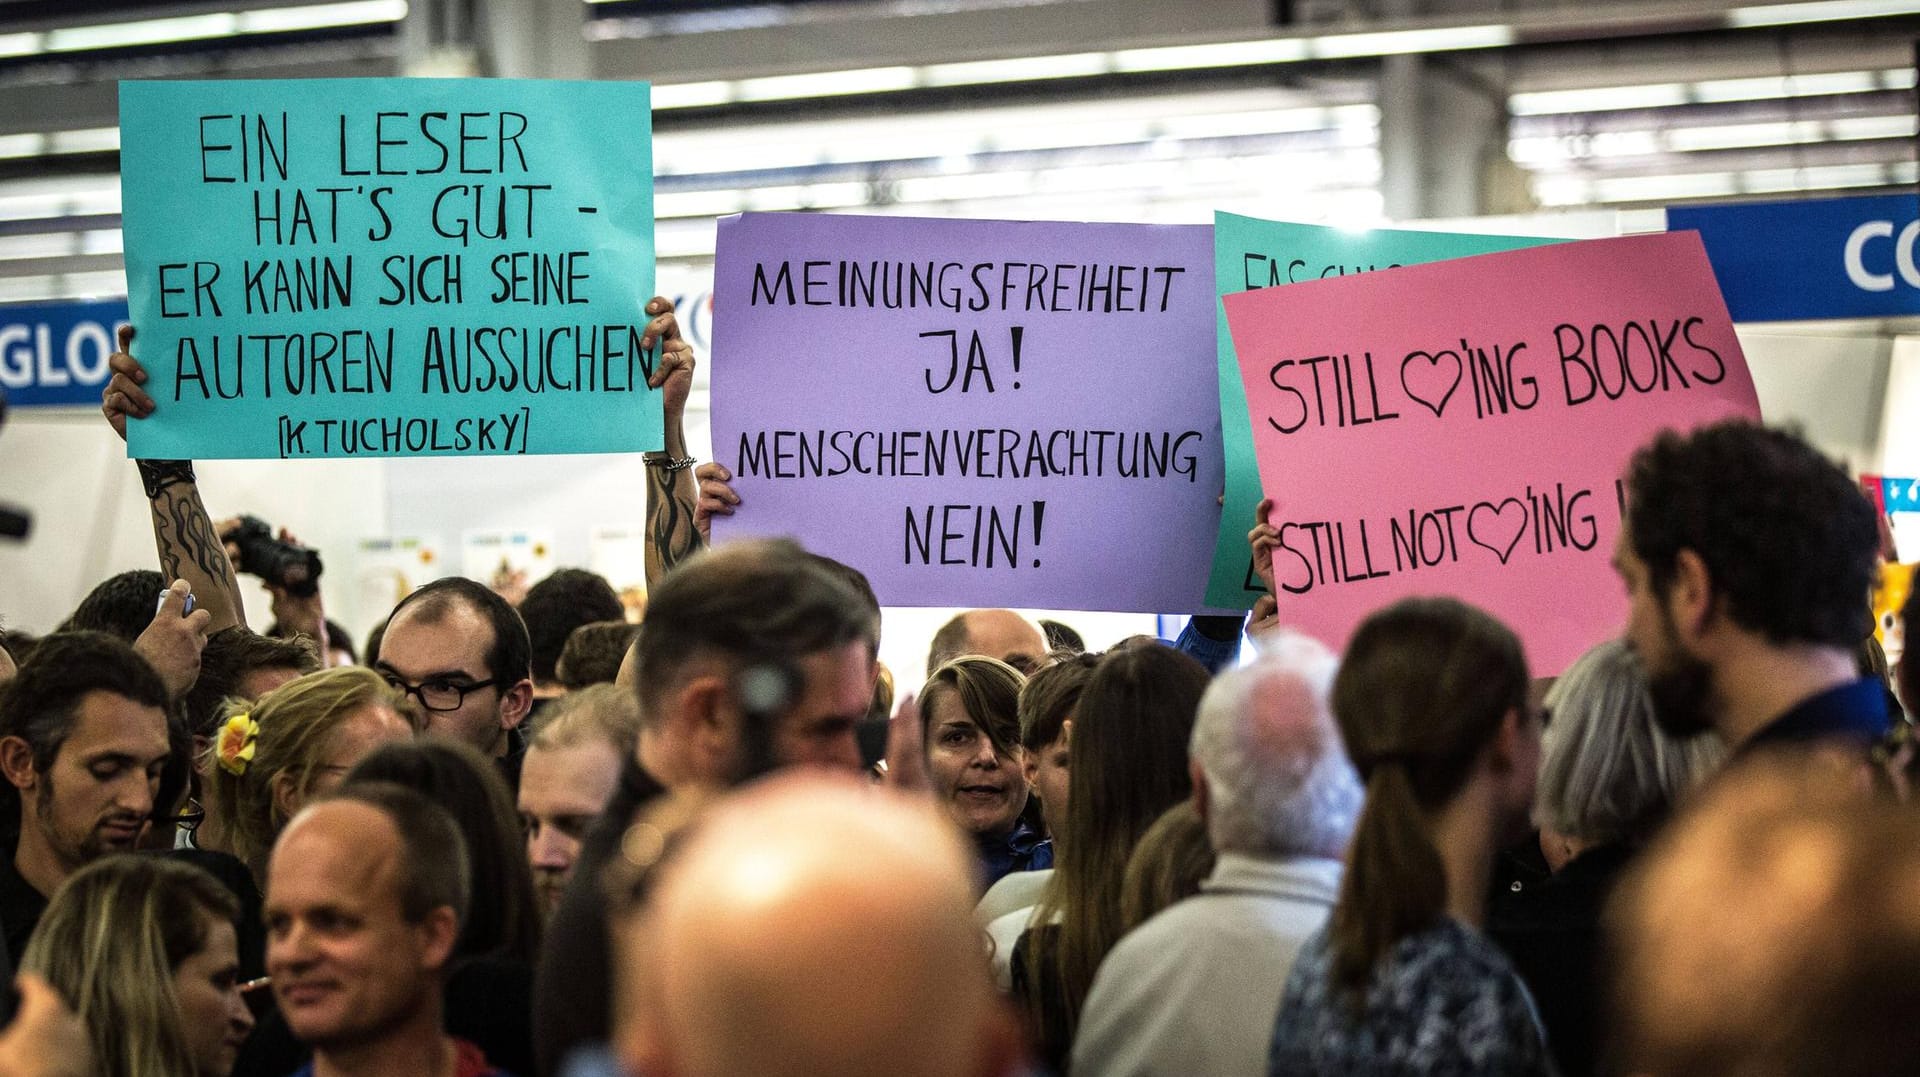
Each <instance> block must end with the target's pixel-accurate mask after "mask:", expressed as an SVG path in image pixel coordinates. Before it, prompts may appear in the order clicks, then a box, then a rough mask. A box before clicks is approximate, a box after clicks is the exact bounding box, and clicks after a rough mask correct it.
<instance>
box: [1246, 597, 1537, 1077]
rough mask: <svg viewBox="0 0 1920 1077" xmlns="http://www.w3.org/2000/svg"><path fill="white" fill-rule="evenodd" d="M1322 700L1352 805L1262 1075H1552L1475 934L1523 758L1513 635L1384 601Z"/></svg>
mask: <svg viewBox="0 0 1920 1077" xmlns="http://www.w3.org/2000/svg"><path fill="white" fill-rule="evenodd" d="M1333 710H1334V716H1335V718H1336V719H1337V720H1338V721H1339V723H1340V732H1341V734H1342V736H1343V737H1344V738H1345V740H1346V743H1347V750H1348V753H1349V754H1350V755H1351V756H1352V757H1353V763H1354V766H1355V767H1356V768H1357V769H1358V770H1359V772H1360V776H1361V778H1362V779H1363V780H1365V782H1366V786H1367V800H1366V807H1365V809H1364V811H1363V812H1362V813H1361V816H1360V824H1359V828H1358V829H1357V831H1356V832H1355V834H1354V838H1353V843H1352V846H1351V847H1350V849H1349V852H1348V864H1347V872H1346V878H1345V882H1344V883H1343V885H1342V889H1341V892H1340V900H1339V903H1338V904H1337V905H1336V906H1335V907H1334V911H1333V916H1332V919H1331V920H1330V922H1329V923H1328V925H1327V927H1326V928H1325V929H1323V930H1322V931H1321V932H1320V933H1319V934H1317V935H1315V936H1314V937H1313V938H1312V939H1310V940H1309V941H1308V942H1307V944H1306V946H1305V948H1304V949H1302V951H1301V953H1300V957H1299V959H1298V961H1297V962H1296V963H1295V965H1294V968H1293V972H1292V974H1291V975H1290V976H1289V977H1288V980H1287V987H1286V992H1285V994H1284V996H1283V997H1282V1000H1281V1005H1280V1015H1279V1017H1278V1019H1277V1021H1276V1023H1275V1028H1274V1039H1273V1048H1272V1052H1271V1055H1270V1058H1269V1070H1270V1072H1271V1073H1272V1074H1273V1075H1275V1077H1280V1075H1289V1077H1290V1075H1296V1074H1300V1075H1305V1074H1349V1073H1395V1074H1422V1075H1438V1074H1448V1075H1451V1074H1494V1075H1502V1074H1512V1075H1519V1074H1550V1073H1552V1072H1553V1067H1552V1063H1551V1062H1550V1061H1549V1058H1548V1053H1547V1049H1546V1046H1545V1043H1544V1041H1543V1039H1542V1036H1541V1033H1540V1027H1539V1022H1538V1020H1537V1018H1536V1017H1535V1013H1534V1007H1533V1000H1532V999H1531V997H1530V996H1529V995H1528V994H1527V989H1526V987H1525V986H1524V985H1523V984H1522V983H1521V981H1520V979H1519V977H1518V976H1517V975H1515V973H1514V971H1513V968H1512V966H1511V965H1510V964H1508V962H1507V959H1506V957H1505V956H1504V955H1503V954H1501V952H1500V951H1499V950H1498V949H1497V948H1496V947H1495V946H1494V945H1493V944H1492V943H1490V942H1488V941H1487V940H1486V939H1485V938H1484V937H1483V936H1482V935H1481V934H1480V932H1479V928H1480V925H1481V922H1482V920H1483V919H1484V914H1485V901H1486V891H1487V881H1488V879H1489V877H1490V876H1491V874H1492V871H1493V864H1494V856H1495V851H1496V850H1497V849H1498V848H1499V847H1500V846H1501V844H1502V842H1503V841H1504V839H1506V838H1507V837H1509V831H1510V830H1513V829H1518V828H1521V827H1524V825H1525V822H1526V818H1527V810H1528V807H1529V805H1530V804H1531V802H1532V799H1533V781H1534V772H1535V770H1536V768H1537V767H1538V765H1539V755H1540V729H1539V724H1538V720H1537V718H1536V717H1535V716H1534V715H1533V714H1532V713H1531V712H1530V711H1529V708H1528V707H1527V666H1526V660H1525V658H1523V657H1522V655H1521V652H1520V643H1519V641H1518V640H1517V639H1515V638H1514V635H1513V633H1512V632H1511V631H1509V630H1508V629H1507V628H1506V626H1504V625H1502V624H1501V623H1500V622H1498V621H1496V620H1494V619H1493V618H1492V617H1490V616H1488V615H1487V614H1485V613H1483V612H1481V611H1480V610H1477V609H1474V608H1473V607H1471V606H1467V605H1464V604H1462V603H1460V602H1456V601H1453V600H1451V599H1408V600H1405V601H1402V602H1399V603H1396V604H1394V605H1392V606H1389V607H1388V608H1386V609H1384V610H1381V611H1380V612H1378V613H1375V614H1374V615H1373V616H1371V617H1369V618H1368V619H1367V620H1366V621H1365V622H1364V623H1363V624H1362V625H1361V626H1360V628H1359V630H1358V631H1357V632H1355V633H1354V636H1353V640H1352V642H1351V643H1350V644H1349V645H1348V648H1347V654H1346V658H1345V660H1344V662H1343V663H1342V665H1341V669H1340V673H1339V676H1338V677H1337V678H1336V679H1335V680H1334V685H1333Z"/></svg>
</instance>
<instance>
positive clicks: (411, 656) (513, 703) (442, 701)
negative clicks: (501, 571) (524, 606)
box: [373, 576, 533, 791]
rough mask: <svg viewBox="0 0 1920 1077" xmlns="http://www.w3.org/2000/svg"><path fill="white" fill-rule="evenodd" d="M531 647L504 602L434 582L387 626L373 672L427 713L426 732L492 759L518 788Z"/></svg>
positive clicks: (458, 580) (463, 584) (456, 582)
mask: <svg viewBox="0 0 1920 1077" xmlns="http://www.w3.org/2000/svg"><path fill="white" fill-rule="evenodd" d="M532 650H533V648H532V644H531V643H530V642H528V638H527V626H526V624H525V623H524V622H523V621H521V620H520V615H519V614H518V613H516V612H514V609H513V607H512V606H509V605H507V600H506V599H504V598H501V597H500V596H499V595H497V594H495V593H494V592H493V590H492V589H491V588H488V587H487V586H486V585H484V584H480V583H476V582H474V581H473V580H469V579H465V578H463V577H458V576H453V577H448V578H446V579H443V580H435V581H433V582H432V583H429V584H427V585H426V586H424V587H422V588H420V589H419V590H418V591H415V592H414V593H412V594H410V595H408V596H407V597H406V598H404V599H402V600H401V602H400V605H398V606H396V607H394V610H393V616H392V617H390V618H388V620H387V631H386V633H385V635H383V636H382V637H381V639H380V653H379V654H377V655H375V656H373V658H374V664H373V668H374V669H376V670H378V671H379V672H380V675H381V676H382V677H385V678H386V679H387V683H388V684H391V685H393V686H394V688H396V689H398V690H400V691H402V692H405V693H406V694H407V695H410V696H412V697H413V698H414V700H415V701H416V702H417V703H419V704H420V708H421V709H422V710H424V711H425V712H426V715H427V732H429V733H433V734H437V735H439V736H443V737H452V738H454V739H455V740H463V741H466V742H467V743H468V744H471V745H473V746H474V747H475V748H478V749H479V750H480V751H482V752H484V753H486V754H487V755H489V756H491V757H493V758H494V759H495V760H496V761H497V762H498V763H499V764H500V770H501V773H502V775H503V776H504V777H505V778H506V779H507V784H508V786H509V787H511V788H512V789H514V790H516V791H517V790H518V789H519V787H520V763H521V760H522V759H524V758H525V756H526V752H527V742H526V738H525V737H524V736H522V735H521V732H520V725H521V723H522V722H524V721H526V718H527V713H528V712H529V711H530V710H531V709H532V707H533V658H532Z"/></svg>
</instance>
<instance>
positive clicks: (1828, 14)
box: [1727, 0, 1920, 28]
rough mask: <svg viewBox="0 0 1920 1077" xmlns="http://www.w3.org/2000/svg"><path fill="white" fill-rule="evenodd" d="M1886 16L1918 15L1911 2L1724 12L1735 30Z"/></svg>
mask: <svg viewBox="0 0 1920 1077" xmlns="http://www.w3.org/2000/svg"><path fill="white" fill-rule="evenodd" d="M1889 15H1920V4H1916V3H1914V2H1912V0H1815V2H1813V3H1804V4H1759V5H1756V6H1753V7H1737V8H1732V9H1730V10H1729V11H1728V12H1727V25H1729V26H1733V27H1736V28H1745V27H1752V26H1788V25H1793V24H1796V23H1806V22H1832V21H1834V20H1837V19H1877V18H1883V17H1886V16H1889Z"/></svg>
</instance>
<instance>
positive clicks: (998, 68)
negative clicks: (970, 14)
mask: <svg viewBox="0 0 1920 1077" xmlns="http://www.w3.org/2000/svg"><path fill="white" fill-rule="evenodd" d="M1111 70H1113V66H1112V54H1110V53H1104V52H1071V53H1066V54H1064V55H1060V56H1019V57H1014V58H1012V59H1006V60H967V61H963V62H960V63H951V64H933V65H931V66H929V67H924V68H921V69H920V83H921V85H924V86H984V85H987V84H990V83H995V82H1037V81H1040V80H1043V79H1076V78H1087V77H1089V76H1092V75H1104V74H1106V73H1107V72H1109V71H1111Z"/></svg>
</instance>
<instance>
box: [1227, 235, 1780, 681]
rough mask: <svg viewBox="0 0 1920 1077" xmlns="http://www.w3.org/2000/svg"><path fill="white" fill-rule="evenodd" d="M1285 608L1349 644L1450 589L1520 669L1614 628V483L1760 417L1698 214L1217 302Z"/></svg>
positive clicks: (1571, 651) (1552, 668)
mask: <svg viewBox="0 0 1920 1077" xmlns="http://www.w3.org/2000/svg"><path fill="white" fill-rule="evenodd" d="M1223 302H1224V303H1225V304H1226V311H1227V324H1228V326H1229V328H1230V330H1231V332H1232V334H1233V344H1234V348H1235V350H1236V351H1237V352H1238V354H1239V357H1240V373H1241V377H1242V380H1243V381H1244V382H1245V384H1246V389H1247V403H1248V406H1249V409H1250V411H1251V413H1252V421H1253V432H1254V447H1255V450H1256V452H1257V455H1258V457H1259V461H1260V473H1261V479H1262V486H1263V488H1264V489H1265V491H1266V493H1267V496H1269V497H1272V498H1273V499H1274V503H1275V505H1274V511H1273V515H1272V517H1271V522H1272V524H1273V525H1274V526H1275V527H1276V528H1278V529H1279V531H1280V538H1281V545H1280V548H1279V549H1278V550H1276V551H1275V553H1274V559H1273V561H1274V576H1275V583H1276V584H1277V585H1278V587H1279V597H1280V618H1281V621H1282V623H1287V624H1292V625H1295V626H1297V627H1299V628H1301V629H1303V630H1305V631H1307V632H1309V633H1311V634H1313V635H1316V636H1319V637H1321V638H1322V639H1325V640H1326V641H1327V642H1329V643H1330V644H1333V645H1336V646H1339V645H1344V643H1345V642H1346V639H1347V636H1348V634H1349V633H1350V632H1351V631H1352V630H1353V628H1354V626H1356V625H1357V624H1358V623H1359V622H1360V620H1361V619H1362V618H1364V617H1365V616H1366V615H1367V614H1368V613H1370V612H1372V611H1373V610H1376V609H1378V608H1380V607H1381V606H1384V605H1386V604H1388V603H1390V602H1392V601H1394V600H1395V599H1398V598H1402V597H1405V596H1408V595H1416V594H1450V595H1455V596H1458V597H1459V598H1461V599H1464V600H1466V601H1469V602H1472V603H1474V604H1476V605H1478V606H1481V607H1483V608H1485V609H1486V610H1488V611H1490V612H1492V613H1493V614H1495V615H1496V616H1498V617H1500V618H1501V619H1502V620H1504V621H1506V622H1507V624H1509V625H1511V626H1512V627H1513V629H1514V630H1515V631H1516V632H1518V633H1519V634H1520V637H1521V639H1522V640H1523V641H1524V642H1525V644H1526V647H1527V654H1528V658H1529V660H1530V662H1531V663H1532V665H1533V669H1534V672H1535V673H1536V674H1540V675H1548V674H1554V673H1558V672H1560V671H1561V670H1563V669H1565V668H1566V666H1567V665H1569V664H1570V663H1571V662H1572V661H1573V659H1574V658H1576V657H1578V656H1579V654H1580V652H1582V651H1584V650H1585V649H1587V648H1588V647H1590V646H1592V645H1594V644H1595V643H1598V642H1600V641H1601V640H1604V639H1606V638H1608V637H1610V636H1613V635H1616V634H1618V633H1619V631H1620V630H1621V628H1622V627H1623V626H1624V624H1625V621H1626V612H1627V609H1626V599H1625V597H1624V593H1623V591H1622V589H1621V585H1620V582H1619V580H1618V579H1617V578H1616V577H1615V575H1614V573H1613V569H1612V567H1611V565H1610V563H1609V560H1610V558H1611V557H1612V553H1613V545H1614V542H1615V540H1616V538H1617V537H1618V536H1619V533H1620V525H1621V513H1620V503H1621V498H1622V494H1621V490H1620V487H1619V480H1620V479H1621V477H1622V475H1623V474H1624V470H1625V466H1626V463H1627V461H1628V458H1629V457H1630V456H1631V455H1632V454H1633V451H1634V450H1635V449H1636V448H1638V447H1639V446H1641V445H1642V444H1644V443H1645V442H1647V441H1648V440H1649V439H1650V438H1652V437H1653V435H1654V434H1655V433H1657V432H1658V431H1660V430H1663V429H1667V428H1679V429H1686V428H1691V427H1695V426H1699V425H1701V424H1704V423H1708V422H1712V421H1714V420H1717V419H1724V418H1729V417H1733V416H1745V417H1749V418H1758V417H1759V414H1760V408H1759V403H1758V401H1757V400H1756V399H1755V397H1754V391H1753V379H1752V377H1751V376H1750V375H1749V374H1748V372H1747V365H1746V359H1745V357H1744V356H1743V355H1742V354H1741V351H1740V344H1739V341H1737V340H1736V339H1735V338H1734V334H1733V324H1732V321H1731V319H1730V318H1729V317H1728V316H1727V308H1726V303H1725V302H1724V301H1723V300H1722V299H1721V297H1720V291H1719V288H1718V286H1717V285H1716V284H1715V282H1714V277H1713V271H1712V270H1711V269H1710V268H1709V266H1708V264H1707V257H1706V252H1705V251H1704V249H1703V248H1702V247H1701V245H1700V238H1699V236H1698V235H1697V234H1696V233H1693V232H1675V233H1664V234H1659V235H1647V236H1632V237H1627V238H1622V239H1603V240H1595V241H1591V242H1585V243H1567V244H1561V245H1556V246H1550V247H1538V248H1533V249H1530V250H1519V251H1512V252H1508V253H1502V254H1488V255H1482V256H1479V257H1474V258H1463V259H1458V260H1455V261H1449V262H1438V263H1433V264H1429V265H1421V266H1411V267H1408V268H1404V269H1393V270H1388V271H1385V272H1381V273H1368V274H1363V275H1357V276H1350V277H1342V278H1336V279H1331V280H1325V281H1315V282H1308V283H1303V284H1296V285H1292V286H1289V287H1286V288H1271V289H1261V290H1259V291H1252V292H1247V293H1244V294H1240V295H1230V296H1227V297H1225V299H1224V300H1223Z"/></svg>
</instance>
